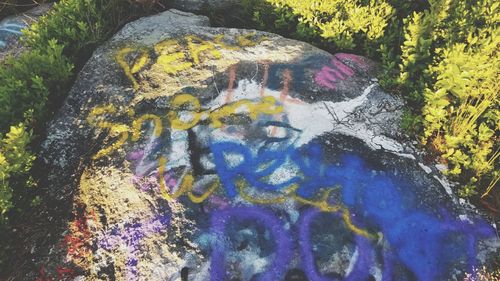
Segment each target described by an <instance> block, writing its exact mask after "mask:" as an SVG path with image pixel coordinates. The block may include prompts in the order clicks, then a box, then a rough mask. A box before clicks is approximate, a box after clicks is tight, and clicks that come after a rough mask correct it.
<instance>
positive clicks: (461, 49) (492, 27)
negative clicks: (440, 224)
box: [243, 0, 500, 197]
mask: <svg viewBox="0 0 500 281" xmlns="http://www.w3.org/2000/svg"><path fill="white" fill-rule="evenodd" d="M243 4H244V6H245V9H247V10H251V11H253V17H254V21H255V22H256V25H257V26H258V27H260V28H264V29H267V30H272V31H275V32H278V33H281V34H283V35H286V36H289V35H290V34H292V37H295V38H298V39H302V40H306V41H311V40H312V41H313V43H314V44H315V45H317V46H320V47H323V48H325V49H327V50H329V51H331V52H338V51H351V52H355V53H358V54H361V55H366V56H369V57H372V58H374V59H376V60H379V61H380V62H381V63H382V72H381V76H380V83H381V85H382V86H383V87H385V88H386V89H387V90H389V91H392V92H393V93H396V94H400V95H402V96H403V97H404V98H405V99H406V100H407V104H408V108H407V110H406V112H405V114H404V116H403V119H402V126H403V127H404V128H406V129H407V130H408V132H409V133H411V134H412V135H413V136H414V137H416V138H419V139H421V143H422V144H423V145H428V148H429V151H431V152H435V153H437V156H438V157H439V158H440V161H441V162H444V163H447V164H448V165H449V170H448V172H447V174H448V175H449V176H450V177H451V178H453V179H455V180H458V181H459V182H460V183H461V186H462V187H461V188H460V192H459V194H460V195H461V196H464V197H465V196H471V195H474V194H476V193H478V192H482V193H483V197H484V196H486V195H487V194H488V193H489V192H491V190H492V189H493V188H494V186H496V184H497V183H498V180H499V177H500V171H499V169H498V162H499V157H498V156H499V146H498V136H499V127H498V124H499V122H498V121H499V120H498V119H499V117H498V116H499V109H498V100H499V98H498V93H499V90H500V86H499V84H498V82H497V81H499V67H500V61H499V59H498V51H499V35H500V34H499V31H498V25H499V21H500V19H499V17H498V14H500V13H499V12H500V11H499V7H500V3H498V1H494V0H479V1H468V0H454V1H451V0H429V1H428V2H427V1H403V0H385V1H373V0H343V1H340V0H328V1H322V0H301V1H299V0H261V1H259V0H246V1H244V3H243ZM266 5H267V6H266ZM269 5H271V6H272V8H273V9H270V8H269ZM262 7H266V8H262ZM283 26H289V27H292V28H293V29H294V30H293V31H292V32H291V31H287V30H286V28H285V30H283ZM283 31H285V32H283Z"/></svg>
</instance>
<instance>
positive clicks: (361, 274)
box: [299, 208, 375, 281]
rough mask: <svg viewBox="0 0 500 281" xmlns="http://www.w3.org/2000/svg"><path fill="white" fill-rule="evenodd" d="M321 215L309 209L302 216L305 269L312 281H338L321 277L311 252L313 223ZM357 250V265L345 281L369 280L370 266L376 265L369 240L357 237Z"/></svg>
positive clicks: (301, 233)
mask: <svg viewBox="0 0 500 281" xmlns="http://www.w3.org/2000/svg"><path fill="white" fill-rule="evenodd" d="M319 214H321V212H320V211H319V210H317V209H312V208H311V209H308V210H306V211H305V212H304V213H303V214H302V216H301V219H300V221H299V226H300V230H299V244H300V256H301V260H302V264H303V269H304V271H305V273H306V275H307V277H308V278H309V279H310V280H311V281H336V280H337V279H332V278H329V277H326V276H322V275H320V273H319V272H318V271H317V269H316V263H315V261H314V256H313V253H312V251H311V249H313V245H312V243H311V223H312V221H313V220H314V218H315V217H316V216H318V215H319ZM332 215H333V214H332ZM356 248H357V250H358V258H357V260H356V264H355V266H354V268H353V270H352V271H351V273H349V275H348V276H347V277H346V278H345V280H349V281H350V280H367V279H368V277H369V269H370V266H371V265H372V264H373V263H374V259H375V257H374V251H373V249H372V247H371V246H370V241H368V239H366V238H364V237H362V236H359V235H356Z"/></svg>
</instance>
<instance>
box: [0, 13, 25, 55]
mask: <svg viewBox="0 0 500 281" xmlns="http://www.w3.org/2000/svg"><path fill="white" fill-rule="evenodd" d="M25 27H26V24H25V23H23V22H19V21H16V20H11V19H6V20H3V21H1V22H0V50H2V49H3V48H5V47H6V46H7V43H8V42H9V41H8V40H9V39H10V38H12V37H18V36H20V35H21V34H23V33H22V32H21V30H22V29H23V28H25Z"/></svg>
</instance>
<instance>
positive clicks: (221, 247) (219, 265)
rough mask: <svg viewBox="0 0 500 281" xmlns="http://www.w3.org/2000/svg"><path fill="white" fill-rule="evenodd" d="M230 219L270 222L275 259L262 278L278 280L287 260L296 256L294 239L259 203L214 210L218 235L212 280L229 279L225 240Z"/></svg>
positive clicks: (213, 252) (264, 280)
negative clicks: (294, 254) (293, 245)
mask: <svg viewBox="0 0 500 281" xmlns="http://www.w3.org/2000/svg"><path fill="white" fill-rule="evenodd" d="M231 219H235V220H249V219H250V220H255V221H258V222H260V223H262V224H263V225H265V226H267V227H268V228H269V229H270V230H271V234H272V236H273V237H274V239H275V241H276V251H275V255H274V260H273V262H272V264H271V265H269V270H267V272H265V273H263V274H262V275H261V276H260V277H259V278H258V280H259V281H261V280H262V281H275V280H279V279H280V278H281V277H282V276H283V274H284V273H285V271H286V269H287V266H288V263H289V261H290V259H291V257H292V256H293V250H292V249H293V248H292V241H291V239H290V235H289V233H288V232H287V231H286V230H285V229H284V228H283V225H282V223H281V221H280V220H279V219H278V218H277V217H276V216H275V215H273V214H272V213H271V212H269V211H267V210H265V209H262V208H258V207H233V208H228V209H225V210H220V211H215V212H214V213H213V215H212V225H211V230H212V233H213V234H214V236H215V237H216V239H215V240H214V244H213V249H212V257H211V259H212V261H211V265H210V267H211V280H212V281H220V280H226V274H225V270H224V268H225V267H224V261H225V250H226V246H227V245H226V244H225V243H224V240H223V237H225V235H224V233H225V229H226V225H227V224H228V222H229V221H230V220H231Z"/></svg>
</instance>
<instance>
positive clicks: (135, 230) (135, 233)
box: [98, 215, 170, 280]
mask: <svg viewBox="0 0 500 281" xmlns="http://www.w3.org/2000/svg"><path fill="white" fill-rule="evenodd" d="M169 222H170V215H161V216H158V217H157V218H155V219H152V220H151V221H148V222H136V223H126V224H125V225H124V226H123V228H119V227H114V228H113V229H111V230H110V231H109V232H108V233H105V234H104V235H103V237H101V238H100V239H99V240H98V246H99V247H101V248H103V249H105V250H108V251H111V250H112V249H115V248H118V247H120V246H121V245H124V246H125V248H126V250H127V261H126V262H125V264H126V266H127V280H138V272H137V263H138V259H137V255H138V254H139V251H140V242H141V240H142V239H144V238H145V237H148V236H150V235H152V234H154V233H162V232H165V231H166V227H167V226H168V225H169Z"/></svg>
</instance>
